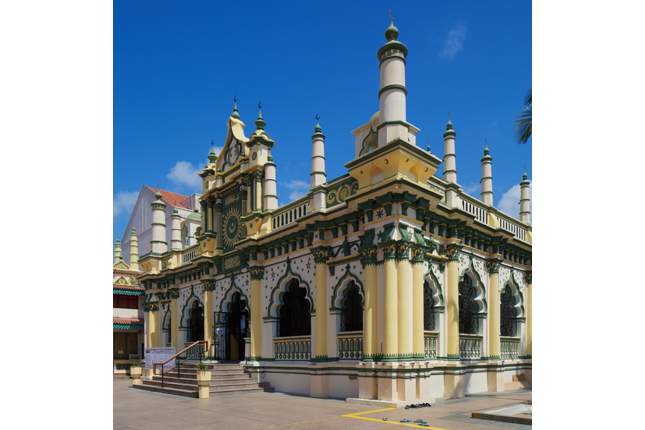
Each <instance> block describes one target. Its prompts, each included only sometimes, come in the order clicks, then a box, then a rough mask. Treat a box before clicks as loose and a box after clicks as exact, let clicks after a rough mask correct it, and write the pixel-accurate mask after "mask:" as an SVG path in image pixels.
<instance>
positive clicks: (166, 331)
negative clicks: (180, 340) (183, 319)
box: [163, 311, 172, 343]
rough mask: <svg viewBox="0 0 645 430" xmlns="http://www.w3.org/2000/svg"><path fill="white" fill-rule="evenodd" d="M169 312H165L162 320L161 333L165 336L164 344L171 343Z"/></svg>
mask: <svg viewBox="0 0 645 430" xmlns="http://www.w3.org/2000/svg"><path fill="white" fill-rule="evenodd" d="M170 320H171V317H170V311H168V312H166V316H165V317H164V319H163V331H164V334H165V335H166V343H171V342H172V330H171V329H170Z"/></svg>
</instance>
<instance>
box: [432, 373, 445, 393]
mask: <svg viewBox="0 0 645 430" xmlns="http://www.w3.org/2000/svg"><path fill="white" fill-rule="evenodd" d="M443 393H444V386H443V375H436V374H433V375H431V376H430V398H438V397H443Z"/></svg>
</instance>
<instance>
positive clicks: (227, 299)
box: [219, 276, 251, 316]
mask: <svg viewBox="0 0 645 430" xmlns="http://www.w3.org/2000/svg"><path fill="white" fill-rule="evenodd" d="M236 291H237V292H239V293H240V296H242V297H244V300H245V301H246V305H245V306H244V309H246V311H247V312H248V313H249V316H250V315H251V301H250V300H249V297H248V296H247V295H246V294H244V291H242V289H241V288H240V287H238V286H237V283H236V282H235V276H232V277H231V285H229V287H228V290H226V292H225V293H224V296H222V299H221V300H220V301H219V311H220V312H228V304H229V303H231V302H232V301H233V294H234V293H235V292H236ZM224 305H226V310H224Z"/></svg>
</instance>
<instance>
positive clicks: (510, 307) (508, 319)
mask: <svg viewBox="0 0 645 430" xmlns="http://www.w3.org/2000/svg"><path fill="white" fill-rule="evenodd" d="M499 331H500V334H501V335H502V336H517V334H516V329H515V297H513V291H512V289H511V287H510V286H508V285H507V286H506V288H505V289H504V291H503V292H502V297H501V300H500V315H499Z"/></svg>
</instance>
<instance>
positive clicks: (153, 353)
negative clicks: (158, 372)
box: [145, 347, 175, 370]
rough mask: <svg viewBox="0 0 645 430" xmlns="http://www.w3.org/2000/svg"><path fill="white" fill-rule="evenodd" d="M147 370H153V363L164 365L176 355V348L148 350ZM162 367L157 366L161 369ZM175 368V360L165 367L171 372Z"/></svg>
mask: <svg viewBox="0 0 645 430" xmlns="http://www.w3.org/2000/svg"><path fill="white" fill-rule="evenodd" d="M145 355H146V369H149V370H152V364H153V363H163V362H164V361H166V360H168V359H169V358H170V357H172V356H173V355H175V348H174V347H170V348H168V347H166V348H146V354H145ZM159 367H160V366H157V368H159ZM173 367H175V360H174V359H173V360H171V361H169V362H168V363H166V365H165V366H164V370H170V369H172V368H173Z"/></svg>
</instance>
